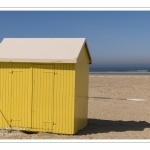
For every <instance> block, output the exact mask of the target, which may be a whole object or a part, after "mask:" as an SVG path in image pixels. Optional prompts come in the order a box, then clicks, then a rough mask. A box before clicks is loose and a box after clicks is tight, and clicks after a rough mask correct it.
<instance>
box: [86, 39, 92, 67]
mask: <svg viewBox="0 0 150 150" xmlns="http://www.w3.org/2000/svg"><path fill="white" fill-rule="evenodd" d="M85 43H86V46H87V51H88V55H89V57H90V64H92V57H91V54H90V51H89V47H88V44H87V40H86V38H85V42H84V44H85Z"/></svg>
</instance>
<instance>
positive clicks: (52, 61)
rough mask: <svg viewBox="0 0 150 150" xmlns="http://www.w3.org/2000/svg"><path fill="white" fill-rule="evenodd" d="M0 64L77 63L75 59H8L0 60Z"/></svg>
mask: <svg viewBox="0 0 150 150" xmlns="http://www.w3.org/2000/svg"><path fill="white" fill-rule="evenodd" d="M0 62H29V63H77V60H76V59H74V60H73V59H21V58H20V59H12V58H11V59H9V58H7V59H6V58H4V59H3V58H0Z"/></svg>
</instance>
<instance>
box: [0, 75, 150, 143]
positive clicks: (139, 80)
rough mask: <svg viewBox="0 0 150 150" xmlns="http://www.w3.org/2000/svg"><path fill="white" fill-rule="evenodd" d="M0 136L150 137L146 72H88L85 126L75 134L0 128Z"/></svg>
mask: <svg viewBox="0 0 150 150" xmlns="http://www.w3.org/2000/svg"><path fill="white" fill-rule="evenodd" d="M0 139H99V140H101V139H150V74H90V75H89V103H88V126H87V127H86V128H84V129H83V130H81V131H79V132H78V133H77V134H76V135H58V134H52V133H30V134H29V133H28V134H27V133H24V132H21V131H12V132H11V133H7V131H5V130H1V131H0Z"/></svg>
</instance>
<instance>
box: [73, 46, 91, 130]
mask: <svg viewBox="0 0 150 150" xmlns="http://www.w3.org/2000/svg"><path fill="white" fill-rule="evenodd" d="M86 48H87V47H86V45H84V46H83V48H82V50H81V52H80V54H79V57H78V60H77V63H76V66H75V104H74V106H75V110H74V111H75V114H74V133H76V132H78V131H79V130H81V129H83V128H84V127H85V126H86V125H87V117H88V116H87V115H88V84H89V57H88V54H87V51H86Z"/></svg>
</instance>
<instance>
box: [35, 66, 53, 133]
mask: <svg viewBox="0 0 150 150" xmlns="http://www.w3.org/2000/svg"><path fill="white" fill-rule="evenodd" d="M53 87H54V65H49V64H47V65H45V64H43V65H41V64H36V65H34V66H33V103H32V128H34V129H36V130H37V131H38V130H40V131H49V132H52V131H53V120H54V119H53V93H54V88H53Z"/></svg>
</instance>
